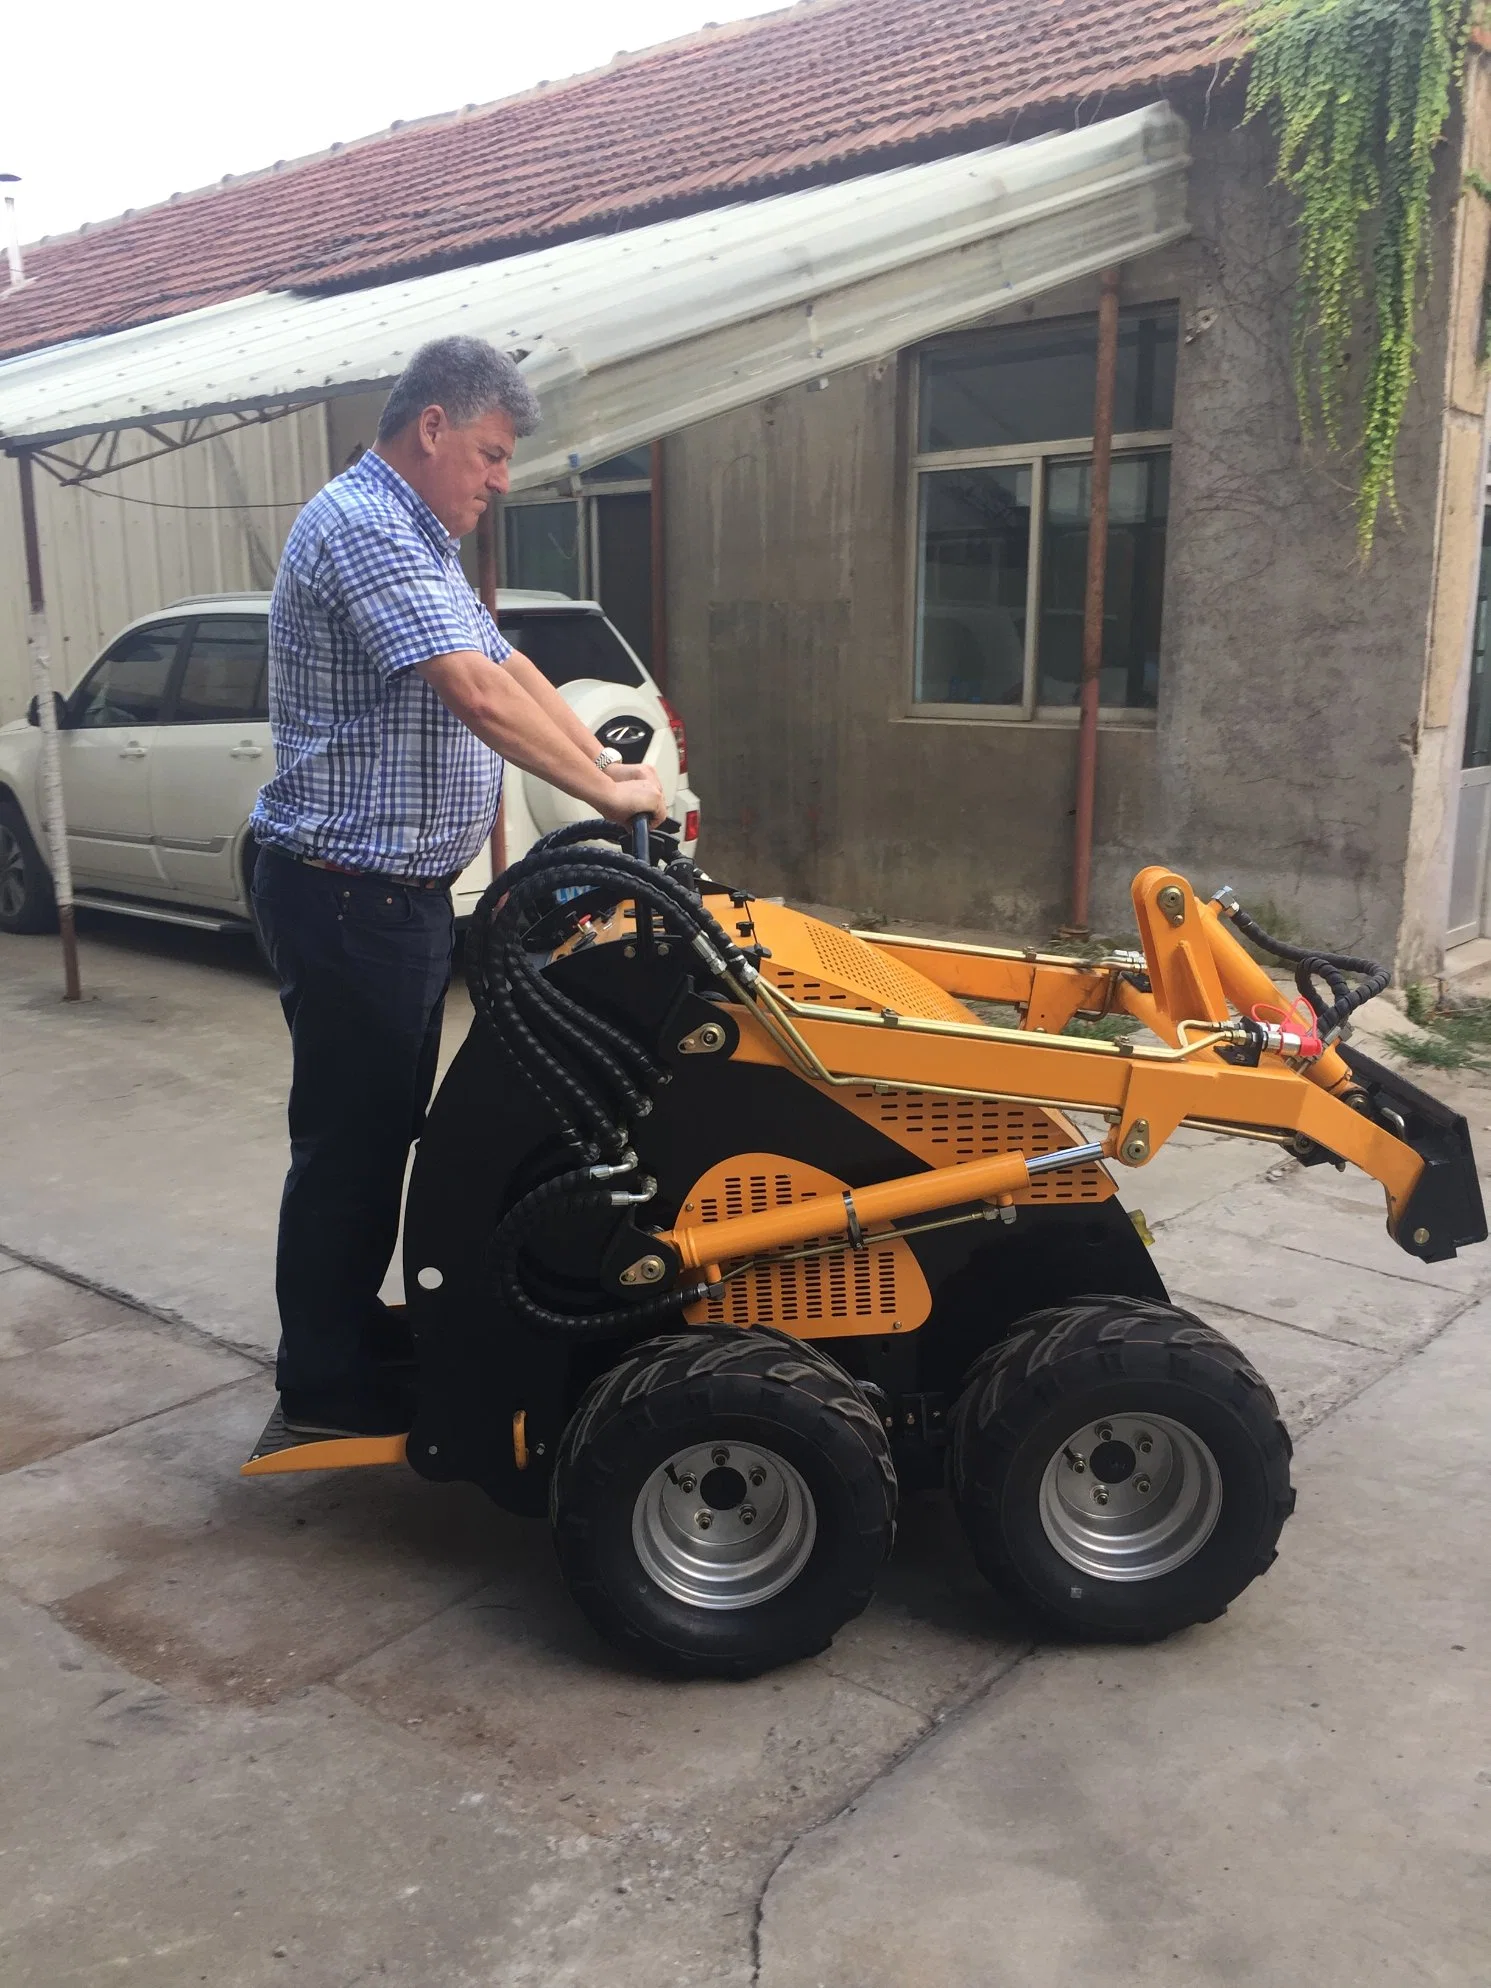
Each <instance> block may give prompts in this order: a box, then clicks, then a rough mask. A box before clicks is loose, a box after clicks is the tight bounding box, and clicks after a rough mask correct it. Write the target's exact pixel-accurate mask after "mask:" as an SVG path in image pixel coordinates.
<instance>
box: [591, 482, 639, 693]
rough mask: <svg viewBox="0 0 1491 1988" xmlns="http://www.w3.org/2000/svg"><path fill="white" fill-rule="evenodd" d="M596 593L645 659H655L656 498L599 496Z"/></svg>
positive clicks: (597, 509)
mask: <svg viewBox="0 0 1491 1988" xmlns="http://www.w3.org/2000/svg"><path fill="white" fill-rule="evenodd" d="M594 502H595V508H594V511H593V513H592V515H593V517H594V519H595V541H596V543H595V552H596V560H595V597H596V599H597V600H598V601H599V602H600V604H601V606H602V607H603V608H604V609H605V610H606V613H607V615H608V616H609V617H610V619H611V620H612V621H613V622H615V624H616V626H617V627H618V628H619V629H620V630H621V632H622V634H623V635H624V636H625V637H626V639H627V641H628V642H630V643H631V645H632V647H633V648H634V649H635V650H636V652H637V654H638V655H639V656H640V657H641V658H642V659H643V661H644V662H648V663H650V662H651V661H652V499H651V497H649V496H648V495H647V493H646V492H645V491H637V492H635V493H634V494H631V495H628V496H620V495H618V496H614V497H597V498H596V499H595V500H594Z"/></svg>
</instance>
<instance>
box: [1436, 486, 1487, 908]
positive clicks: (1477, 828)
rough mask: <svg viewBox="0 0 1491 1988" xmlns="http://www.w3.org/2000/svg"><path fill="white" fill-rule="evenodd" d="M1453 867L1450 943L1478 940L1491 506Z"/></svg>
mask: <svg viewBox="0 0 1491 1988" xmlns="http://www.w3.org/2000/svg"><path fill="white" fill-rule="evenodd" d="M1461 768H1462V771H1461V774H1460V797H1459V808H1458V817H1457V820H1456V823H1455V856H1454V862H1453V865H1452V866H1451V869H1450V916H1449V929H1448V930H1447V931H1446V933H1445V935H1444V942H1445V944H1446V945H1447V946H1458V945H1462V944H1464V942H1465V941H1466V940H1467V939H1477V938H1479V937H1480V935H1481V933H1482V932H1483V931H1484V930H1485V928H1486V922H1487V908H1488V907H1487V902H1486V898H1487V891H1486V872H1487V857H1488V854H1491V507H1488V509H1487V513H1486V521H1485V523H1484V525H1483V526H1482V529H1481V578H1480V588H1479V591H1478V593H1477V595H1476V604H1475V629H1474V634H1473V637H1472V641H1471V648H1470V700H1469V703H1468V704H1467V706H1466V711H1465V752H1464V755H1463V757H1462V760H1461Z"/></svg>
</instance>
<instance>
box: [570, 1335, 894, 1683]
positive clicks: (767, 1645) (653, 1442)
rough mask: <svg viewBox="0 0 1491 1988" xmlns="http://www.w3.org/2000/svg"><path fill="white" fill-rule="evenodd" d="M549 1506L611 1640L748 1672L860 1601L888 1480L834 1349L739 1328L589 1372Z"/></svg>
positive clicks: (881, 1438)
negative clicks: (830, 1352)
mask: <svg viewBox="0 0 1491 1988" xmlns="http://www.w3.org/2000/svg"><path fill="white" fill-rule="evenodd" d="M550 1510H551V1516H552V1519H553V1523H554V1538H555V1544H556V1545H557V1547H558V1550H559V1559H560V1565H561V1567H562V1568H563V1571H564V1577H565V1580H566V1583H567V1584H568V1586H569V1590H570V1593H571V1594H572V1595H573V1597H574V1599H575V1600H576V1601H577V1602H578V1603H579V1605H580V1607H581V1608H582V1609H583V1610H584V1611H585V1613H586V1615H588V1616H589V1618H590V1620H591V1622H592V1623H593V1624H594V1625H595V1627H596V1628H597V1629H599V1630H600V1632H601V1634H602V1635H603V1636H605V1637H607V1638H608V1640H609V1641H611V1642H612V1643H614V1644H615V1645H616V1646H617V1647H618V1648H620V1649H621V1650H623V1651H627V1652H629V1653H631V1654H633V1655H635V1656H637V1657H639V1658H641V1659H642V1660H644V1661H645V1662H647V1663H649V1664H651V1665H652V1666H653V1667H654V1668H657V1669H660V1670H665V1671H669V1672H672V1673H673V1674H674V1675H684V1676H693V1677H751V1676H754V1675H755V1674H756V1673H757V1672H759V1671H764V1670H770V1669H771V1668H773V1666H775V1665H777V1664H785V1663H791V1662H793V1661H794V1660H795V1659H797V1658H800V1657H810V1656H813V1655H815V1654H816V1653H817V1652H818V1651H820V1650H823V1649H825V1648H826V1647H827V1646H828V1644H829V1643H830V1642H831V1641H832V1639H833V1636H834V1633H835V1631H836V1630H838V1629H839V1628H840V1627H841V1626H842V1625H843V1624H844V1623H845V1622H847V1621H849V1619H850V1618H851V1617H852V1616H855V1615H858V1614H859V1613H860V1611H861V1610H862V1609H863V1608H864V1606H865V1604H866V1603H867V1602H868V1601H869V1599H870V1594H871V1591H872V1588H873V1585H874V1581H875V1576H876V1574H877V1572H878V1571H879V1568H880V1565H881V1562H882V1561H883V1560H884V1559H885V1557H886V1555H887V1554H888V1553H889V1551H890V1547H891V1543H892V1541H893V1539H894V1537H895V1511H896V1479H895V1471H894V1468H893V1467H892V1464H891V1458H890V1450H889V1446H888V1444H887V1442H886V1439H885V1432H884V1430H883V1428H882V1427H881V1423H880V1417H879V1416H878V1414H877V1413H876V1411H875V1410H874V1408H872V1407H871V1405H870V1403H869V1402H868V1401H867V1400H866V1399H865V1397H864V1395H863V1394H862V1393H861V1392H860V1390H859V1389H858V1387H856V1386H855V1384H854V1382H853V1381H852V1380H851V1379H850V1377H849V1376H848V1374H846V1373H845V1372H844V1371H843V1369H842V1368H841V1367H839V1366H838V1365H837V1363H836V1362H835V1361H833V1360H830V1359H829V1358H828V1357H827V1356H826V1355H825V1354H823V1353H821V1352H820V1351H819V1350H818V1349H817V1348H815V1347H811V1346H805V1345H803V1344H802V1342H801V1341H799V1340H794V1339H792V1338H791V1337H789V1336H788V1335H787V1334H785V1333H778V1332H773V1331H770V1330H768V1329H764V1328H761V1327H752V1328H749V1329H744V1330H743V1329H741V1328H739V1327H730V1328H728V1329H726V1330H718V1329H717V1330H713V1331H701V1332H688V1333H680V1334H678V1335H676V1336H672V1337H669V1338H666V1339H656V1340H651V1341H649V1342H647V1343H646V1344H644V1345H641V1346H637V1347H635V1348H633V1350H632V1352H631V1353H630V1354H628V1356H627V1357H626V1358H625V1359H624V1360H623V1361H622V1362H621V1363H620V1365H619V1366H616V1367H614V1368H612V1370H611V1371H610V1372H609V1373H606V1374H603V1375H602V1376H601V1377H600V1379H599V1380H597V1381H596V1382H594V1383H593V1385H592V1386H591V1387H590V1389H589V1390H588V1392H587V1393H586V1395H585V1396H584V1398H583V1399H582V1401H581V1403H580V1405H579V1407H578V1408H577V1409H576V1411H575V1414H574V1417H573V1419H572V1420H571V1422H570V1424H569V1426H568V1428H567V1429H566V1430H565V1433H564V1436H563V1439H562V1441H561V1444H560V1449H559V1455H558V1458H557V1461H556V1466H555V1471H554V1477H553V1480H552V1483H551V1486H550Z"/></svg>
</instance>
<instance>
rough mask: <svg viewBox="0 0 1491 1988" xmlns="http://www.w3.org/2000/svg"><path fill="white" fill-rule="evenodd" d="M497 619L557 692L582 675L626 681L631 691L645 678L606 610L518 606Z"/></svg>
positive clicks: (601, 679)
mask: <svg viewBox="0 0 1491 1988" xmlns="http://www.w3.org/2000/svg"><path fill="white" fill-rule="evenodd" d="M497 619H498V626H499V627H500V628H501V630H502V633H503V634H504V636H505V637H506V638H507V640H508V641H509V642H511V643H512V645H513V647H514V648H515V649H521V650H522V652H523V654H524V655H525V656H526V657H527V658H528V660H529V661H530V662H531V663H533V664H534V665H535V667H536V668H538V669H541V670H542V671H543V673H544V675H545V676H546V677H547V678H548V679H549V681H550V683H552V684H553V686H554V688H555V689H556V690H562V689H563V688H564V686H565V684H567V683H573V682H574V681H575V679H576V678H577V677H582V676H588V677H596V678H597V679H599V681H600V682H601V683H620V684H625V685H626V686H627V688H628V689H631V690H637V689H639V688H640V687H641V685H642V683H643V682H644V681H645V679H644V678H643V675H642V672H641V670H640V669H638V667H637V665H636V663H635V662H634V661H633V659H632V655H631V651H630V650H629V649H628V648H627V646H626V644H625V643H624V642H623V641H622V639H621V637H620V636H619V635H618V634H617V633H616V630H615V629H614V628H613V627H612V626H611V624H610V622H609V621H607V620H606V617H605V616H604V615H603V614H534V613H532V612H525V611H524V610H523V609H522V608H514V609H511V610H509V612H507V613H506V614H501V615H499V616H498V618H497Z"/></svg>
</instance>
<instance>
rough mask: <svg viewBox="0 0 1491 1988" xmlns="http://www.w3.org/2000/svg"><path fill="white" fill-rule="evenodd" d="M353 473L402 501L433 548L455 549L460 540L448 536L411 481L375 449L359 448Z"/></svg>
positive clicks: (457, 551) (452, 550) (443, 550)
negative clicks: (359, 453)
mask: <svg viewBox="0 0 1491 1988" xmlns="http://www.w3.org/2000/svg"><path fill="white" fill-rule="evenodd" d="M353 475H354V476H361V477H365V478H366V479H367V480H368V481H369V482H370V483H376V484H378V485H379V486H380V487H381V488H382V489H384V490H386V491H387V492H388V494H389V495H390V496H391V497H393V498H394V499H395V500H396V501H397V502H398V503H400V504H402V505H403V507H404V509H405V510H406V511H407V512H408V513H409V515H410V517H411V518H413V520H414V522H415V524H417V525H418V526H419V528H420V530H421V531H422V532H423V533H424V535H425V537H426V538H427V539H428V540H429V541H430V543H431V544H432V545H433V546H434V548H435V550H436V551H437V552H440V553H447V552H455V553H459V551H460V549H461V541H460V540H459V539H458V538H452V537H451V535H450V533H449V532H448V531H447V530H446V529H445V527H444V525H442V524H441V522H440V520H439V519H438V518H437V517H436V516H435V513H434V512H433V511H432V510H431V509H430V507H429V505H428V504H427V503H426V502H425V500H424V498H423V497H421V496H420V494H419V492H418V491H417V490H416V489H415V488H414V485H413V484H412V483H409V482H407V481H406V480H405V479H404V478H403V477H402V476H400V475H399V472H398V471H397V470H396V469H395V468H394V467H393V466H392V464H390V463H386V462H385V461H384V460H383V458H382V456H380V455H379V454H377V452H376V451H375V450H373V449H365V450H364V451H363V453H362V455H361V456H360V457H359V458H358V460H357V462H356V464H355V465H354V467H353Z"/></svg>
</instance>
